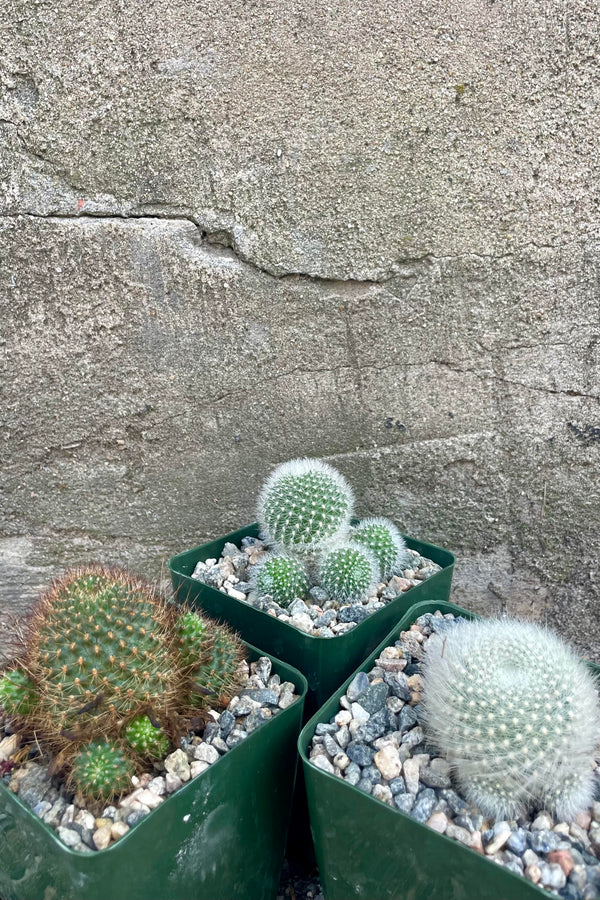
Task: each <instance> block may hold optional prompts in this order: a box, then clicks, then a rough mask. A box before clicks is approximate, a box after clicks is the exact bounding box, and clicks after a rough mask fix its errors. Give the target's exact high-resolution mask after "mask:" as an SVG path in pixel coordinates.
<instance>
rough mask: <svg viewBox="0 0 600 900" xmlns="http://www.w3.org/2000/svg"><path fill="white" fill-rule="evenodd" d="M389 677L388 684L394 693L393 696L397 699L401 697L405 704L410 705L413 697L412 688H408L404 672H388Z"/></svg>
mask: <svg viewBox="0 0 600 900" xmlns="http://www.w3.org/2000/svg"><path fill="white" fill-rule="evenodd" d="M386 675H387V676H388V679H389V680H388V682H387V683H388V684H389V686H390V689H391V691H392V694H393V695H394V696H395V697H399V698H400V699H401V700H404V702H405V703H408V702H409V701H410V699H411V697H412V694H411V691H410V687H409V686H408V679H407V677H406V675H405V674H404V672H386Z"/></svg>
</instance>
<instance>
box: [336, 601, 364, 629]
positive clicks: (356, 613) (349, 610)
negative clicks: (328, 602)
mask: <svg viewBox="0 0 600 900" xmlns="http://www.w3.org/2000/svg"><path fill="white" fill-rule="evenodd" d="M368 615H369V612H368V610H366V609H365V608H364V606H361V605H360V604H354V605H353V606H344V607H342V609H340V610H339V612H338V622H355V623H356V624H357V625H359V624H360V623H361V622H364V620H365V619H366V618H367V617H368Z"/></svg>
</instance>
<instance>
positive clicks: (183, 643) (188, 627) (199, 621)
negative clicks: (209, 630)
mask: <svg viewBox="0 0 600 900" xmlns="http://www.w3.org/2000/svg"><path fill="white" fill-rule="evenodd" d="M177 630H178V632H179V638H180V639H179V644H180V648H181V649H180V657H181V660H182V661H183V662H185V663H187V664H189V665H191V666H195V665H197V664H198V662H199V659H200V654H201V653H202V648H203V644H204V641H205V638H206V620H205V619H203V618H202V617H201V616H199V615H198V614H197V613H195V612H192V610H187V611H186V612H184V613H182V614H181V615H180V616H179V618H178V620H177Z"/></svg>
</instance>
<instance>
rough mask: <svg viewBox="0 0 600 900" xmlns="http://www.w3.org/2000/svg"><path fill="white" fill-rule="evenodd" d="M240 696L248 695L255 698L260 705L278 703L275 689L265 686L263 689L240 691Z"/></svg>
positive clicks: (274, 704)
mask: <svg viewBox="0 0 600 900" xmlns="http://www.w3.org/2000/svg"><path fill="white" fill-rule="evenodd" d="M242 697H249V698H250V700H255V701H256V702H257V703H260V705H261V706H277V704H278V703H279V695H278V694H276V693H275V691H269V690H267V688H265V689H264V690H249V691H242Z"/></svg>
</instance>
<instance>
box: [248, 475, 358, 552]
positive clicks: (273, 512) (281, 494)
mask: <svg viewBox="0 0 600 900" xmlns="http://www.w3.org/2000/svg"><path fill="white" fill-rule="evenodd" d="M353 504H354V498H353V495H352V491H351V489H350V487H349V486H348V484H347V482H346V480H345V478H343V476H342V475H340V473H339V472H337V471H336V470H335V469H334V468H333V467H332V466H329V465H327V463H324V462H321V461H320V460H318V459H293V460H291V461H290V462H287V463H283V465H281V466H278V467H277V468H276V469H275V470H274V472H272V473H271V475H270V476H269V478H268V479H267V481H266V483H265V485H264V487H263V489H262V492H261V495H260V499H259V502H258V519H259V522H260V524H261V528H262V534H263V536H264V538H265V539H266V540H268V541H270V542H272V543H275V544H279V545H281V546H282V547H284V548H285V549H286V550H291V551H295V552H303V551H304V552H311V551H314V550H315V549H317V548H319V547H321V546H322V545H323V544H324V543H326V542H329V541H331V540H332V539H336V538H339V537H341V536H342V535H344V534H345V533H346V531H347V529H348V527H349V525H350V519H351V516H352V507H353Z"/></svg>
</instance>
